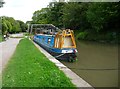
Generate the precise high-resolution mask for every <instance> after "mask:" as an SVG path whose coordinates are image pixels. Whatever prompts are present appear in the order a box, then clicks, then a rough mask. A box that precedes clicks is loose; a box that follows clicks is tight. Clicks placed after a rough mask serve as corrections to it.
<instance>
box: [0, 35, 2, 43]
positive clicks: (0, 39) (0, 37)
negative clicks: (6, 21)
mask: <svg viewBox="0 0 120 89" xmlns="http://www.w3.org/2000/svg"><path fill="white" fill-rule="evenodd" d="M0 42H2V35H1V34H0Z"/></svg>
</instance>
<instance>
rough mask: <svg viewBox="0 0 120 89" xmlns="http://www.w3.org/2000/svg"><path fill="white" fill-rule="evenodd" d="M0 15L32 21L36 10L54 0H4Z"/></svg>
mask: <svg viewBox="0 0 120 89" xmlns="http://www.w3.org/2000/svg"><path fill="white" fill-rule="evenodd" d="M4 1H5V4H4V5H3V7H2V8H0V16H8V17H13V18H14V19H15V20H21V21H23V22H26V21H31V20H32V16H33V13H34V12H35V11H36V10H40V9H41V8H45V7H47V5H48V4H49V2H51V1H52V0H4Z"/></svg>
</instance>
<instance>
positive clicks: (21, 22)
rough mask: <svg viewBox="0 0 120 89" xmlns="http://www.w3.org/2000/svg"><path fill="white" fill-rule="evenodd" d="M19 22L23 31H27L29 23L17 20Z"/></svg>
mask: <svg viewBox="0 0 120 89" xmlns="http://www.w3.org/2000/svg"><path fill="white" fill-rule="evenodd" d="M17 22H18V23H19V24H20V28H21V31H22V32H26V29H27V25H26V24H25V23H24V22H23V21H20V20H17Z"/></svg>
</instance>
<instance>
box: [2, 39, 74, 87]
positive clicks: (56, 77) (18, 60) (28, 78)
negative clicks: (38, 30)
mask: <svg viewBox="0 0 120 89" xmlns="http://www.w3.org/2000/svg"><path fill="white" fill-rule="evenodd" d="M2 86H3V87H75V85H73V84H72V83H71V81H70V79H69V78H67V77H66V75H65V74H64V73H63V72H62V71H61V70H59V69H58V68H57V67H56V66H55V64H54V63H52V62H50V61H49V60H48V59H47V58H46V57H45V56H44V55H43V54H42V53H41V52H40V51H39V50H38V49H37V48H36V47H35V46H34V44H33V43H32V42H31V41H30V40H28V39H22V40H21V41H20V43H19V44H18V46H17V49H16V51H15V53H14V55H13V56H12V58H11V60H10V61H9V62H8V64H7V67H6V68H5V70H4V71H3V76H2Z"/></svg>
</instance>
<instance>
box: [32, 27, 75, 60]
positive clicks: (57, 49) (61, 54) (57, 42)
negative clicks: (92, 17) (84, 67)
mask: <svg viewBox="0 0 120 89" xmlns="http://www.w3.org/2000/svg"><path fill="white" fill-rule="evenodd" d="M44 31H45V30H44ZM33 41H34V42H36V43H37V44H39V45H40V46H41V47H42V48H44V49H45V50H46V51H48V52H49V53H50V54H51V55H52V56H54V57H55V58H56V59H58V60H67V61H70V62H73V61H75V60H76V53H77V49H76V43H75V38H74V33H73V30H70V29H66V30H62V31H58V32H56V33H54V34H44V33H36V34H35V35H34V37H33Z"/></svg>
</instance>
